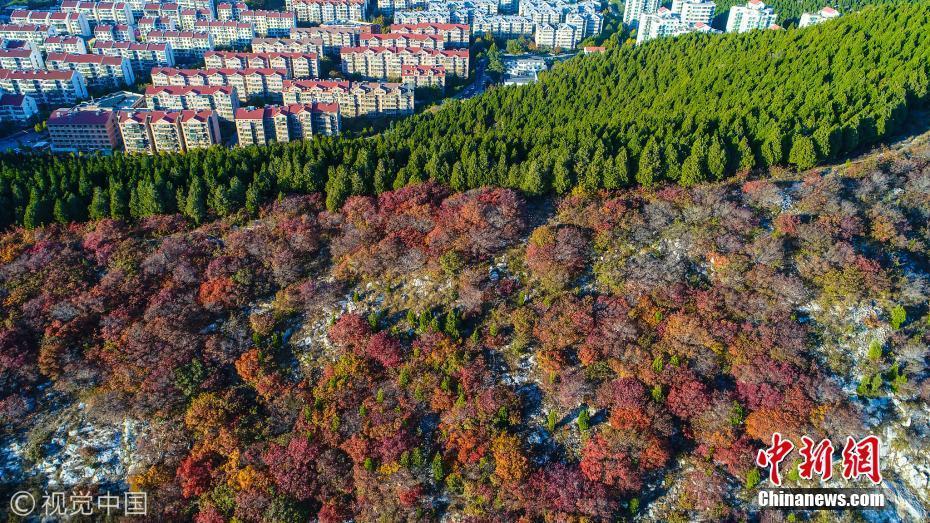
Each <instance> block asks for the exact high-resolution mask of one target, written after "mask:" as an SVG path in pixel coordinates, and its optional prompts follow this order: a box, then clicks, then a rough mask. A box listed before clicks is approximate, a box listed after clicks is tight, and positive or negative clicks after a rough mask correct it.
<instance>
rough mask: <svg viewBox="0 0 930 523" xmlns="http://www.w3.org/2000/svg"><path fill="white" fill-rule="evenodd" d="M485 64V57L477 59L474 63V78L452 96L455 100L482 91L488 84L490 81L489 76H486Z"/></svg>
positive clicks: (476, 94) (486, 61) (469, 96)
mask: <svg viewBox="0 0 930 523" xmlns="http://www.w3.org/2000/svg"><path fill="white" fill-rule="evenodd" d="M487 66H488V60H487V58H482V59H480V60H478V63H477V64H476V65H475V79H474V80H473V81H472V83H470V84H468V85H466V86H465V88H464V89H462V90H461V91H459V92H458V93H457V94H456V95H455V96H453V97H452V98H453V99H455V100H464V99H466V98H471V97H473V96H478V95H479V94H481V93H483V92H484V90H485V89H486V88H487V86H488V84H490V83H491V78H490V77H489V76H488V74H487V70H486V69H487Z"/></svg>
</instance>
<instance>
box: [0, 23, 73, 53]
mask: <svg viewBox="0 0 930 523" xmlns="http://www.w3.org/2000/svg"><path fill="white" fill-rule="evenodd" d="M57 34H58V32H57V31H56V30H55V28H54V27H52V26H50V25H40V24H2V25H0V39H3V40H18V41H20V42H29V44H31V45H32V46H33V47H36V48H38V49H42V48H43V45H44V43H45V39H46V38H48V37H50V36H55V35H57ZM75 38H76V37H75Z"/></svg>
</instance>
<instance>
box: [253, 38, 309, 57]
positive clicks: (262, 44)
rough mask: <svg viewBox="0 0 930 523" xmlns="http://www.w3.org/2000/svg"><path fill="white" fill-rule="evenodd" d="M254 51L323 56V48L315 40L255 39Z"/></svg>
mask: <svg viewBox="0 0 930 523" xmlns="http://www.w3.org/2000/svg"><path fill="white" fill-rule="evenodd" d="M252 51H253V52H255V53H302V54H306V53H313V54H316V55H321V54H323V46H322V44H321V43H320V42H314V41H313V40H295V39H293V38H253V39H252Z"/></svg>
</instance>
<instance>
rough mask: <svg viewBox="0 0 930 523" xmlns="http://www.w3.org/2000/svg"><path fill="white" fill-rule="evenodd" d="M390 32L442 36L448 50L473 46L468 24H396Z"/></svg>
mask: <svg viewBox="0 0 930 523" xmlns="http://www.w3.org/2000/svg"><path fill="white" fill-rule="evenodd" d="M390 31H391V32H392V33H407V34H423V35H436V36H441V37H442V39H443V42H445V47H447V48H468V46H469V45H470V44H471V31H470V30H469V28H468V25H467V24H438V23H422V24H394V25H392V26H391V27H390Z"/></svg>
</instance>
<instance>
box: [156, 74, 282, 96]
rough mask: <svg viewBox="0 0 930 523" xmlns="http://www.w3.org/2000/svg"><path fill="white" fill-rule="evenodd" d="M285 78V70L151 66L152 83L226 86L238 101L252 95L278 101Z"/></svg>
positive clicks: (159, 85)
mask: <svg viewBox="0 0 930 523" xmlns="http://www.w3.org/2000/svg"><path fill="white" fill-rule="evenodd" d="M287 78H288V72H287V70H286V69H269V68H255V69H252V68H247V69H228V68H222V69H173V68H168V67H158V68H155V69H152V85H154V86H156V87H161V86H169V85H194V86H204V85H206V86H230V87H235V88H236V92H237V94H238V95H239V100H240V101H243V102H245V101H247V100H248V99H249V98H252V97H260V98H265V99H275V100H280V99H281V93H282V91H283V88H284V81H285V80H286V79H287Z"/></svg>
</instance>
